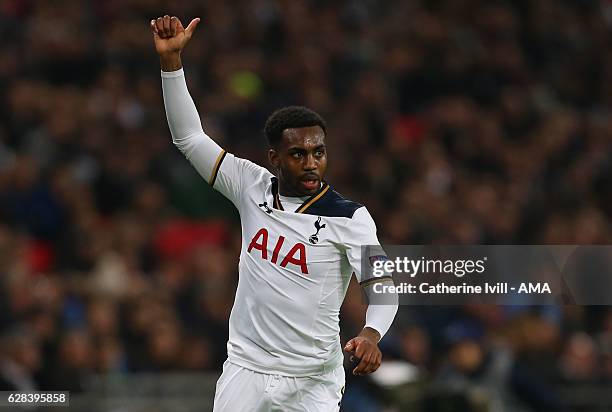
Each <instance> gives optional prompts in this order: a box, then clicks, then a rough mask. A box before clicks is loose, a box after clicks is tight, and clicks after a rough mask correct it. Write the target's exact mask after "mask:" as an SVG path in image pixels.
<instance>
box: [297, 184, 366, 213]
mask: <svg viewBox="0 0 612 412" xmlns="http://www.w3.org/2000/svg"><path fill="white" fill-rule="evenodd" d="M361 208H362V209H364V210H365V207H364V206H363V205H362V204H360V203H357V202H354V201H352V200H349V199H347V198H345V197H344V196H342V195H341V194H340V193H338V192H336V191H335V190H333V189H332V188H331V187H330V188H329V190H327V191H326V193H325V195H324V196H322V197H321V198H320V199H319V201H318V202H316V203H314V204H313V205H312V206H311V207H310V208H309V209H308V211H307V213H309V214H312V215H319V216H327V217H346V218H350V219H352V218H353V216H354V215H355V213H356V211H357V210H359V209H361ZM366 213H367V211H366Z"/></svg>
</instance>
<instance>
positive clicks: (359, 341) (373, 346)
mask: <svg viewBox="0 0 612 412" xmlns="http://www.w3.org/2000/svg"><path fill="white" fill-rule="evenodd" d="M379 340H380V334H379V333H378V332H377V331H375V330H374V329H372V328H364V329H363V330H362V331H361V333H360V334H359V336H357V337H355V338H353V339H351V340H349V341H348V342H347V343H346V345H344V350H345V351H346V352H348V353H350V354H351V355H352V356H351V361H352V360H353V359H354V358H356V360H358V361H359V363H358V364H357V366H356V367H355V369H353V375H367V374H369V373H372V372H374V371H376V370H377V369H378V368H379V366H380V362H381V361H382V353H381V352H380V349H378V341H379Z"/></svg>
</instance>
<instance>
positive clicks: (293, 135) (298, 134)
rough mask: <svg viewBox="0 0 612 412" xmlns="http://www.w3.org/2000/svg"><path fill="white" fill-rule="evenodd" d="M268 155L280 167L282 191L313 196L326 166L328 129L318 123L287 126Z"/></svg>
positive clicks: (273, 164) (288, 194) (277, 168)
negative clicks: (295, 126) (278, 141)
mask: <svg viewBox="0 0 612 412" xmlns="http://www.w3.org/2000/svg"><path fill="white" fill-rule="evenodd" d="M268 158H269V159H270V164H272V167H274V168H275V169H276V170H277V171H278V181H279V192H280V194H282V195H284V196H310V195H312V194H314V193H316V191H317V190H318V189H319V187H320V186H321V181H322V180H323V177H324V176H325V170H326V169H327V151H326V148H325V133H324V132H323V129H322V128H321V127H319V126H310V127H300V128H296V129H285V130H284V131H283V137H282V139H281V142H280V143H279V145H278V147H276V148H273V149H270V151H269V152H268Z"/></svg>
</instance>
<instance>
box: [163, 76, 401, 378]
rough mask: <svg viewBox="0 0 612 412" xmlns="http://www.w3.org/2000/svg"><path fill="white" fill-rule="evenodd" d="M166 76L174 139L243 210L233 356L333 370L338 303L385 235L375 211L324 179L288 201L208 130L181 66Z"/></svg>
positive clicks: (281, 370) (283, 368) (282, 369)
mask: <svg viewBox="0 0 612 412" xmlns="http://www.w3.org/2000/svg"><path fill="white" fill-rule="evenodd" d="M162 78H163V91H164V101H165V103H166V111H167V115H168V123H169V126H170V129H171V131H172V134H173V140H174V143H175V144H176V145H177V147H179V149H180V150H181V151H182V152H183V153H184V154H185V156H186V157H187V158H188V159H189V161H190V162H191V163H192V164H193V165H194V167H195V168H196V169H197V170H198V172H199V173H200V174H201V175H202V176H203V177H204V178H205V179H207V180H208V182H209V184H210V185H211V186H212V187H213V188H215V189H216V190H218V191H219V192H221V193H222V194H223V195H225V196H226V197H227V198H228V199H229V200H230V201H231V202H232V203H233V204H234V205H235V206H236V208H237V209H238V211H239V213H240V218H241V226H242V248H241V252H240V263H239V281H238V289H237V292H236V298H235V301H234V306H233V309H232V312H231V315H230V321H229V341H228V344H227V351H228V358H229V360H230V361H231V362H233V363H235V364H237V365H240V366H243V367H245V368H248V369H251V370H255V371H259V372H262V373H267V374H279V375H287V376H295V377H300V376H309V375H317V374H323V373H326V372H329V371H332V370H334V369H335V368H336V367H338V366H339V365H341V364H342V361H343V355H342V349H341V347H340V334H339V333H340V326H339V312H340V306H341V304H342V301H343V300H344V296H345V294H346V290H347V287H348V284H349V280H350V277H351V274H352V273H353V272H354V273H355V275H356V276H357V280H358V281H360V282H361V283H362V284H364V282H366V283H370V281H371V279H362V274H361V262H360V257H361V246H362V245H378V244H379V242H378V239H377V237H376V226H375V224H374V221H373V220H372V218H371V216H370V214H369V213H368V211H367V210H366V208H365V207H364V206H362V205H360V204H358V203H355V202H352V201H350V200H347V199H345V198H343V197H342V196H341V195H339V194H338V193H337V192H335V191H334V190H333V189H332V188H331V187H330V186H329V185H328V184H327V183H323V184H322V186H321V188H320V189H319V190H318V191H317V193H315V194H314V195H313V196H310V197H309V198H307V199H305V200H304V202H303V203H302V204H301V205H300V206H299V207H297V209H295V210H293V211H286V210H284V209H283V205H282V203H281V201H280V198H279V194H278V181H277V179H276V177H275V176H274V175H272V174H271V173H270V172H269V171H268V170H266V169H265V168H263V167H261V166H258V165H256V164H255V163H253V162H250V161H248V160H245V159H241V158H238V157H235V156H234V155H232V154H229V153H226V152H225V150H223V149H221V147H219V146H218V145H217V144H216V143H215V142H214V141H213V140H212V139H210V138H209V137H208V136H207V135H206V134H204V132H203V131H202V129H201V126H200V125H199V121H198V120H197V119H198V117H197V112H196V109H195V106H194V105H193V103H192V101H191V98H190V97H189V94H188V92H187V87H186V85H185V81H184V78H183V71H182V70H180V71H177V72H169V73H166V72H162ZM292 209H294V208H292ZM394 313H395V312H393V314H394ZM383 333H384V332H383ZM381 334H382V333H381Z"/></svg>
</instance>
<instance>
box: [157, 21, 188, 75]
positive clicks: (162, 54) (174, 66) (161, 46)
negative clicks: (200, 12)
mask: <svg viewBox="0 0 612 412" xmlns="http://www.w3.org/2000/svg"><path fill="white" fill-rule="evenodd" d="M199 23H200V18H199V17H198V18H195V19H193V20H191V22H190V23H189V25H188V26H187V28H184V27H183V23H181V20H180V19H179V18H178V17H176V16H172V17H170V16H168V15H165V16H163V17H158V18H157V19H154V20H151V31H152V32H153V40H154V42H155V50H156V51H157V54H159V58H160V62H161V66H162V70H164V71H174V70H178V69H180V68H181V67H182V63H181V52H182V51H183V49H184V48H185V46H186V45H187V43H189V40H191V37H192V36H193V33H194V32H195V29H196V27H197V26H198V24H199Z"/></svg>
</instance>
